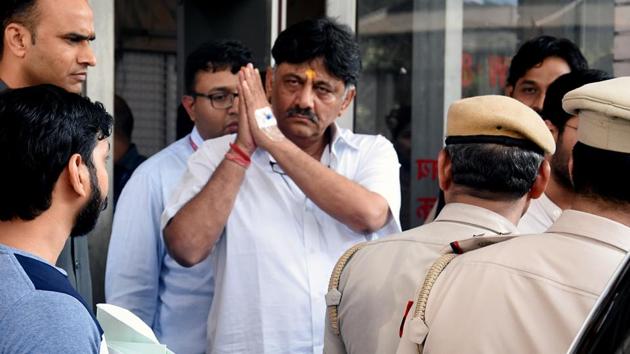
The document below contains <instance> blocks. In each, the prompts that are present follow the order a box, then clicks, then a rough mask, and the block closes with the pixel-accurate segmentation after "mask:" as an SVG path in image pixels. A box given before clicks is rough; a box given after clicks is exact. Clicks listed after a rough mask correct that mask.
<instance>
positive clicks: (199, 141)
mask: <svg viewBox="0 0 630 354" xmlns="http://www.w3.org/2000/svg"><path fill="white" fill-rule="evenodd" d="M190 140H192V142H193V143H194V144H195V145H196V146H197V147H201V145H203V138H202V137H201V135H200V134H199V130H197V127H196V126H195V127H194V128H193V130H192V131H191V132H190ZM191 145H192V144H191ZM193 150H195V149H194V148H193Z"/></svg>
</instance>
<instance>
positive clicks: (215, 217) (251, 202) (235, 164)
mask: <svg viewBox="0 0 630 354" xmlns="http://www.w3.org/2000/svg"><path fill="white" fill-rule="evenodd" d="M272 54H273V57H274V60H275V63H276V65H275V68H274V69H273V70H270V71H268V72H267V75H266V88H267V89H266V93H265V91H263V89H262V83H261V82H260V76H259V75H258V73H257V71H255V70H254V69H253V68H252V67H251V65H248V66H247V67H246V68H243V69H242V70H241V73H240V74H239V75H240V78H239V79H240V84H241V85H240V87H241V89H240V90H239V97H238V100H237V101H238V104H239V105H240V107H239V112H240V114H241V117H240V123H239V128H238V134H237V135H236V136H225V137H222V138H218V139H213V140H209V141H206V142H205V143H204V146H203V147H201V148H200V149H199V150H198V151H197V153H195V154H194V155H193V156H191V158H190V160H189V163H188V169H187V171H186V173H185V174H184V177H183V178H182V180H181V182H180V185H179V187H178V188H177V190H176V191H175V193H174V194H173V198H171V199H170V200H169V202H168V203H167V207H166V209H165V212H164V214H163V216H162V225H163V226H165V227H166V228H165V230H164V237H165V241H166V244H167V246H168V248H169V252H170V253H171V255H172V256H173V258H175V259H176V260H177V261H178V262H180V264H183V265H186V266H193V265H195V264H198V263H200V262H204V260H206V259H207V257H208V255H209V254H210V257H208V258H210V259H212V260H213V261H214V262H215V264H216V267H217V268H216V269H215V271H216V273H215V279H216V282H215V296H214V300H213V303H212V306H211V309H210V314H209V318H208V348H207V352H208V353H321V352H322V350H323V330H324V317H325V316H324V314H325V311H326V300H325V293H326V291H327V288H328V279H329V277H330V272H331V271H332V269H333V266H334V264H335V262H336V261H337V259H338V257H339V256H341V254H342V253H343V252H344V251H345V250H346V249H348V248H349V247H351V246H353V245H354V244H356V243H358V242H361V241H366V240H371V239H374V238H376V237H379V236H383V235H388V234H392V233H394V232H397V231H399V230H400V226H399V224H398V212H399V208H400V186H399V182H398V169H399V164H398V159H397V157H396V152H395V151H394V148H393V147H392V144H391V143H390V142H388V141H387V140H386V139H385V138H383V137H382V136H368V135H360V134H353V133H352V132H351V131H349V130H347V129H342V128H340V127H339V126H337V125H336V124H335V121H336V119H337V118H338V117H339V116H341V114H342V113H343V112H344V111H345V110H346V109H347V108H348V106H349V105H350V104H351V102H352V100H353V98H354V95H355V87H354V85H355V84H356V82H357V80H358V76H359V72H360V69H361V61H360V52H359V46H358V44H357V42H356V39H355V37H354V35H353V34H352V32H351V30H350V29H349V28H348V27H347V26H342V25H339V24H337V23H336V22H335V21H333V20H330V19H326V18H324V19H315V20H308V21H304V22H301V23H298V24H295V25H293V26H291V27H289V28H287V29H286V30H285V31H283V32H282V33H281V34H280V35H279V36H278V39H277V40H276V42H275V43H274V46H273V49H272ZM267 95H268V96H270V97H271V107H270V106H269V102H268V101H267ZM211 251H212V252H211Z"/></svg>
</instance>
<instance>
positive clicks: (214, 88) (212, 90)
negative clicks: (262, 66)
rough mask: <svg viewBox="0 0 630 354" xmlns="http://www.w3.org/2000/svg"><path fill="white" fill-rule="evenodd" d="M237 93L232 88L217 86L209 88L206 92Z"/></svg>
mask: <svg viewBox="0 0 630 354" xmlns="http://www.w3.org/2000/svg"><path fill="white" fill-rule="evenodd" d="M236 91H238V90H237V89H236V88H234V87H228V86H218V87H211V88H210V89H209V90H208V92H228V93H230V92H236Z"/></svg>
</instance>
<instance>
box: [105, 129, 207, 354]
mask: <svg viewBox="0 0 630 354" xmlns="http://www.w3.org/2000/svg"><path fill="white" fill-rule="evenodd" d="M191 142H192V143H191ZM201 144H203V139H202V138H201V136H200V135H199V132H198V131H197V129H196V128H195V129H193V131H192V133H191V134H190V135H188V136H186V137H184V138H182V139H180V140H178V141H176V142H174V143H173V144H171V145H169V146H168V147H167V148H165V149H163V150H162V151H160V152H158V153H157V154H155V155H154V156H152V157H151V158H149V159H148V160H147V161H145V162H144V163H143V164H141V165H140V166H139V167H138V168H137V169H136V171H134V173H133V175H132V176H131V178H130V179H129V182H127V184H126V185H125V188H124V189H123V191H122V193H121V195H120V199H119V200H118V205H117V206H116V212H115V213H114V223H113V225H112V237H111V241H110V243H109V253H108V256H107V267H106V273H105V297H106V299H107V302H108V303H111V304H115V305H118V306H121V307H124V308H127V309H129V310H130V311H132V312H133V313H135V314H136V315H137V316H138V317H140V318H141V319H142V320H143V321H145V322H146V323H147V324H148V325H149V326H151V327H152V328H153V331H154V332H155V333H156V335H157V337H158V338H159V339H160V342H161V343H163V344H166V345H167V346H168V347H169V348H170V349H172V350H173V351H174V352H175V353H189V354H196V353H203V352H205V349H206V323H207V318H208V312H209V311H210V303H211V302H212V295H213V292H214V284H213V274H214V272H213V268H212V262H211V261H210V260H205V261H203V262H201V263H199V264H197V265H195V266H194V267H191V268H185V267H182V266H180V265H179V264H177V262H175V260H174V259H173V258H171V257H170V256H169V255H168V252H167V251H166V247H165V245H164V239H163V237H162V228H161V227H160V216H161V215H162V211H163V210H164V202H165V200H167V199H168V197H169V196H170V194H171V193H172V191H173V189H174V188H175V187H176V186H177V182H179V179H180V178H181V176H182V175H183V174H184V171H185V170H186V161H187V160H188V158H189V157H190V155H192V153H193V146H201Z"/></svg>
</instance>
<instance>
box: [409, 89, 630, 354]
mask: <svg viewBox="0 0 630 354" xmlns="http://www.w3.org/2000/svg"><path fill="white" fill-rule="evenodd" d="M629 89H630V77H623V78H617V79H612V80H607V81H601V82H597V83H592V84H588V85H585V86H582V87H581V88H578V89H576V90H573V91H571V92H569V93H568V94H567V95H565V97H564V99H563V108H564V110H565V111H567V112H569V113H571V114H577V115H578V117H579V120H580V121H579V128H578V138H577V139H578V142H577V144H576V146H575V148H574V149H573V155H572V160H571V162H570V166H571V167H572V168H571V177H572V181H573V186H574V188H575V191H576V194H577V197H576V199H575V202H574V203H573V206H572V209H569V210H566V211H564V212H563V214H562V215H561V216H560V218H559V219H558V220H557V221H556V222H555V223H554V224H553V225H552V226H551V228H550V229H549V230H548V231H547V232H546V233H544V234H540V235H528V236H520V237H516V238H514V239H511V240H508V241H505V242H501V243H498V244H495V245H492V246H489V247H484V248H481V249H479V250H476V251H474V252H470V253H467V254H464V255H461V256H457V257H455V259H454V260H452V261H451V263H450V264H449V265H448V266H446V268H445V269H444V270H443V271H442V273H441V275H439V277H437V276H436V274H433V278H436V277H437V281H435V283H434V285H433V287H432V289H430V283H431V281H430V280H428V281H425V285H424V286H422V288H423V291H421V293H423V294H425V297H427V296H426V294H427V292H428V293H429V294H430V295H428V304H427V305H426V308H425V311H424V314H425V316H424V321H423V320H422V313H423V311H422V310H420V311H415V312H418V313H419V315H418V316H409V318H408V321H407V323H406V324H405V328H404V334H403V338H402V339H401V341H400V344H399V347H398V353H417V352H418V351H419V350H421V349H422V343H423V342H424V351H425V352H427V353H463V352H465V353H565V352H566V351H567V349H568V348H569V346H570V344H571V341H572V340H573V338H574V336H575V335H576V334H577V332H578V330H579V328H580V326H581V325H582V323H583V321H584V319H585V318H586V316H587V314H588V313H589V311H590V309H591V307H592V306H593V304H594V303H595V301H596V299H597V298H598V296H599V295H600V293H601V292H602V291H603V290H604V287H605V286H606V283H607V282H608V280H609V278H610V277H611V275H612V274H613V273H614V271H615V269H616V268H617V266H618V265H619V264H620V262H621V261H622V259H623V258H624V256H625V255H626V253H627V252H628V250H630V227H629V226H630V188H628V181H629V180H630V95H628V92H629ZM438 268H439V267H438ZM437 272H439V270H438V271H437ZM437 272H436V273H437ZM427 279H429V278H427ZM429 289H430V290H429ZM427 327H428V328H427ZM427 331H428V335H427ZM425 338H426V340H425Z"/></svg>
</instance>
